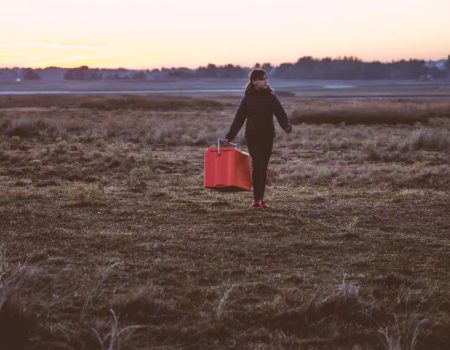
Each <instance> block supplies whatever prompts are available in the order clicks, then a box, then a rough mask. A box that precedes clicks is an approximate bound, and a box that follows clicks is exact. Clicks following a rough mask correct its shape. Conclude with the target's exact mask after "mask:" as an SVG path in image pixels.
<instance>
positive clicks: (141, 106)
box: [79, 96, 224, 111]
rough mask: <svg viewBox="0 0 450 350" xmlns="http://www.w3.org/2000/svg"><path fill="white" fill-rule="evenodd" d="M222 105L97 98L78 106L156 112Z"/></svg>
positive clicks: (171, 99)
mask: <svg viewBox="0 0 450 350" xmlns="http://www.w3.org/2000/svg"><path fill="white" fill-rule="evenodd" d="M223 105H224V104H223V103H221V102H218V101H214V100H205V99H195V98H190V97H170V96H150V97H149V96H125V97H121V96H112V97H108V96H106V97H105V96H99V97H95V98H91V99H89V100H87V101H85V102H81V103H80V104H79V106H80V107H82V108H89V109H98V110H106V111H110V110H118V109H125V110H136V109H137V110H156V111H170V110H180V109H207V108H219V107H222V106H223Z"/></svg>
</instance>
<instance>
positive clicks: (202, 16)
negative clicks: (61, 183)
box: [0, 0, 450, 69]
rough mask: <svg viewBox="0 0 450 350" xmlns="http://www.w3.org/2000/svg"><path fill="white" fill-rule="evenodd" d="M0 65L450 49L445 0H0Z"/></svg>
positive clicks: (141, 64) (186, 62)
mask: <svg viewBox="0 0 450 350" xmlns="http://www.w3.org/2000/svg"><path fill="white" fill-rule="evenodd" d="M0 6H1V15H0V16H1V26H0V67H14V66H18V67H47V66H59V67H76V66H80V65H88V66H90V67H105V68H115V67H126V68H139V69H142V68H148V69H152V68H161V67H189V68H197V67H198V66H201V65H207V64H208V63H215V64H218V65H222V64H227V63H232V64H239V65H243V66H253V65H254V64H255V63H256V62H260V63H264V62H270V63H272V64H273V65H278V64H280V63H283V62H295V61H296V60H297V59H298V58H299V57H302V56H314V57H317V58H323V57H338V56H344V55H346V56H350V55H352V56H357V57H358V58H360V59H363V60H365V61H368V60H381V61H385V62H386V61H391V60H398V59H402V58H405V59H408V58H419V59H441V58H447V56H448V55H449V54H450V24H449V23H450V22H449V18H450V1H448V0H428V1H424V0H377V1H374V0H340V1H337V0H315V1H311V0H308V1H304V0H258V1H255V0H227V1H214V0H189V1H186V0H127V1H124V0H72V1H67V0H66V1H64V0H0Z"/></svg>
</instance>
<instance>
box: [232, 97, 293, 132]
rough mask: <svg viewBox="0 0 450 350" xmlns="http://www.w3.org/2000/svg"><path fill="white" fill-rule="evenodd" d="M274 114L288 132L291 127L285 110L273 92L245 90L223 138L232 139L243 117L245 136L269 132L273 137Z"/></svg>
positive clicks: (240, 125) (239, 127)
mask: <svg viewBox="0 0 450 350" xmlns="http://www.w3.org/2000/svg"><path fill="white" fill-rule="evenodd" d="M274 114H275V116H276V117H277V120H278V123H279V124H280V126H281V127H282V128H283V130H284V131H286V132H289V130H290V129H291V128H292V127H291V124H290V123H289V119H288V117H287V114H286V111H285V110H284V108H283V106H282V105H281V103H280V101H279V100H278V98H277V97H276V96H275V95H274V94H273V92H270V91H269V90H261V91H257V90H254V91H246V92H245V95H244V97H243V98H242V100H241V103H240V104H239V107H238V110H237V112H236V116H235V117H234V120H233V123H232V124H231V127H230V130H229V131H228V133H227V134H226V136H225V138H226V139H227V140H228V141H232V140H233V139H234V138H235V137H236V135H237V133H238V132H239V130H240V129H241V127H242V124H244V121H245V119H247V124H246V125H245V136H246V137H247V136H248V135H249V134H252V135H255V134H256V135H261V136H266V135H270V134H271V135H272V137H275V125H274V124H273V115H274Z"/></svg>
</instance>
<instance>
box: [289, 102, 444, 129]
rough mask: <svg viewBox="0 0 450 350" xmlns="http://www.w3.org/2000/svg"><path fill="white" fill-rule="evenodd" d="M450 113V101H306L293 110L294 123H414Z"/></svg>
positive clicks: (424, 121)
mask: <svg viewBox="0 0 450 350" xmlns="http://www.w3.org/2000/svg"><path fill="white" fill-rule="evenodd" d="M441 117H445V118H448V117H450V101H447V100H445V101H438V102H436V101H432V102H427V101H414V100H413V101H404V100H398V101H395V100H394V101H391V100H386V101H373V100H372V101H371V100H360V101H338V102H335V101H332V102H330V101H320V102H319V103H318V102H317V101H314V100H311V101H304V102H303V103H301V104H300V105H299V107H298V108H296V109H295V110H294V111H293V113H292V123H293V124H301V123H311V124H324V123H329V124H339V123H345V124H380V123H384V124H414V123H417V122H420V123H426V122H428V120H429V119H430V118H441Z"/></svg>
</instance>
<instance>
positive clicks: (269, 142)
mask: <svg viewBox="0 0 450 350" xmlns="http://www.w3.org/2000/svg"><path fill="white" fill-rule="evenodd" d="M261 146H262V147H261V149H262V152H261V153H262V158H263V162H262V173H261V178H262V180H263V181H262V186H261V198H260V199H264V192H265V189H266V180H267V166H268V165H269V160H270V156H271V154H272V147H273V138H272V137H270V138H268V139H265V140H264V142H263V143H262V145H261Z"/></svg>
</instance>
